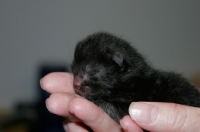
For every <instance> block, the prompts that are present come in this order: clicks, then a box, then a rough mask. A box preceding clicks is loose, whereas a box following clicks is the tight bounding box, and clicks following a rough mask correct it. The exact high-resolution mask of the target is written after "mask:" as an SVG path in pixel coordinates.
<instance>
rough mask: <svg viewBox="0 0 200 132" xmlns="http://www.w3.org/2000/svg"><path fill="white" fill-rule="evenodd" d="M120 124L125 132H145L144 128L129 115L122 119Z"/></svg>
mask: <svg viewBox="0 0 200 132" xmlns="http://www.w3.org/2000/svg"><path fill="white" fill-rule="evenodd" d="M120 124H121V126H122V128H123V130H124V132H143V130H142V128H140V127H139V126H137V125H136V124H135V123H134V122H133V120H132V119H131V118H130V116H128V115H127V116H125V117H123V118H122V119H121V120H120Z"/></svg>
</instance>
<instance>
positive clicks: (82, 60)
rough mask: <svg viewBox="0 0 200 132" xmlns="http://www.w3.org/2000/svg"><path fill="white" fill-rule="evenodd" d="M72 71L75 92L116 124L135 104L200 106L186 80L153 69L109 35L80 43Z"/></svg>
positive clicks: (199, 96) (132, 50) (98, 36)
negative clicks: (168, 103)
mask: <svg viewBox="0 0 200 132" xmlns="http://www.w3.org/2000/svg"><path fill="white" fill-rule="evenodd" d="M72 72H73V74H74V76H75V77H74V88H75V91H76V93H77V94H79V95H81V96H83V97H85V98H86V99H88V100H90V101H92V102H94V103H95V104H96V105H98V106H99V107H100V108H102V109H103V110H104V111H105V112H106V113H107V114H109V115H110V116H111V117H112V118H113V119H114V120H116V121H117V122H119V120H120V119H121V118H122V117H123V116H125V115H128V107H129V105H130V104H131V102H135V101H153V102H174V103H179V104H184V105H190V106H195V107H200V93H199V92H198V90H197V89H196V88H195V87H194V86H192V85H191V84H190V83H189V82H188V81H187V80H186V79H184V78H183V77H181V76H180V75H178V74H175V73H170V72H163V71H159V70H156V69H153V68H152V67H151V66H149V65H148V64H147V63H146V61H145V60H144V58H143V57H142V56H141V55H140V54H139V53H138V52H137V51H136V49H134V48H133V47H131V46H130V44H129V43H128V42H126V41H124V40H122V39H120V38H118V37H116V36H113V35H111V34H109V33H96V34H93V35H90V36H88V37H87V38H85V39H84V40H82V41H80V42H79V43H78V44H77V46H76V49H75V54H74V60H73V63H72Z"/></svg>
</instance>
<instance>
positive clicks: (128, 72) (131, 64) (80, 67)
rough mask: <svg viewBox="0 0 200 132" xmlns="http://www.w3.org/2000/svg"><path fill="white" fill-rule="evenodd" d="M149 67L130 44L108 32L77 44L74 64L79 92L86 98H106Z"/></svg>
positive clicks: (75, 79)
mask: <svg viewBox="0 0 200 132" xmlns="http://www.w3.org/2000/svg"><path fill="white" fill-rule="evenodd" d="M147 67H148V66H147V64H146V62H145V61H144V59H143V58H142V56H140V55H139V54H138V53H137V51H136V50H135V49H134V48H132V47H131V46H130V45H129V43H127V42H126V41H124V40H122V39H120V38H118V37H116V36H113V35H111V34H108V33H96V34H93V35H91V36H88V37H87V38H86V39H84V40H82V41H80V42H79V43H78V44H77V46H76V49H75V53H74V61H73V63H72V72H73V73H74V76H75V78H74V87H75V91H76V92H77V93H78V94H80V95H81V96H84V97H86V98H94V97H95V98H100V97H104V98H105V97H108V96H110V95H112V94H113V92H114V91H115V89H117V88H122V86H123V84H124V82H126V81H130V79H131V78H132V77H134V76H138V75H141V74H143V72H144V70H145V68H147ZM123 87H124V86H123ZM115 94H116V91H115ZM118 94H120V93H118Z"/></svg>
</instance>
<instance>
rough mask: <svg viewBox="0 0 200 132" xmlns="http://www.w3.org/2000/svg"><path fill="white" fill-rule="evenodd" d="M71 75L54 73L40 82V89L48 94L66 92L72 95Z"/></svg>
mask: <svg viewBox="0 0 200 132" xmlns="http://www.w3.org/2000/svg"><path fill="white" fill-rule="evenodd" d="M73 79H74V77H73V75H72V74H70V73H65V72H54V73H50V74H48V75H46V76H45V77H43V78H42V79H41V80H40V84H41V87H42V89H44V90H45V91H47V92H49V93H54V92H68V93H74V88H73Z"/></svg>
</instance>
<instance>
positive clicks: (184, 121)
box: [40, 72, 200, 132]
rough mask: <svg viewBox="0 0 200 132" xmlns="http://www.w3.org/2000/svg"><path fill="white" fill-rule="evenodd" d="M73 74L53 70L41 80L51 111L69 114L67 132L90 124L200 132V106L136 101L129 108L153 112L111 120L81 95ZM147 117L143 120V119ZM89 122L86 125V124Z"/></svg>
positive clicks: (119, 129) (109, 130)
mask: <svg viewBox="0 0 200 132" xmlns="http://www.w3.org/2000/svg"><path fill="white" fill-rule="evenodd" d="M73 79H74V77H73V75H72V74H70V73H61V72H56V73H50V74H48V75H46V76H45V77H44V78H42V79H41V81H40V83H41V87H42V89H44V90H45V91H47V92H49V93H51V96H50V97H49V98H48V99H47V100H46V106H47V108H48V110H49V111H50V112H51V113H54V114H57V115H60V116H63V117H66V118H67V120H66V121H65V122H63V127H64V129H65V130H66V131H67V132H75V131H76V132H88V127H87V126H89V127H90V128H91V129H92V130H93V131H94V132H123V131H125V132H133V131H134V132H143V130H142V129H146V130H148V131H151V132H188V131H193V132H198V131H200V126H199V124H200V109H199V108H195V107H189V106H183V105H178V104H174V103H156V102H148V103H147V102H137V103H132V104H131V105H130V107H129V109H136V110H139V111H140V112H142V113H144V112H146V113H144V114H142V115H148V114H151V113H150V112H151V110H152V109H156V112H155V111H154V115H155V116H153V117H154V118H153V119H146V118H147V117H149V116H142V117H140V116H135V115H131V117H130V116H128V115H127V116H125V117H123V118H122V119H121V120H120V124H118V123H117V122H115V121H114V120H113V119H111V118H110V117H109V116H108V115H107V114H106V113H105V112H104V111H102V110H101V109H100V108H99V107H98V106H96V105H94V104H93V103H92V102H90V101H88V100H86V99H84V98H81V97H79V96H78V95H76V94H75V92H74V88H73ZM143 118H144V119H143ZM86 125H87V126H86Z"/></svg>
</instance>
